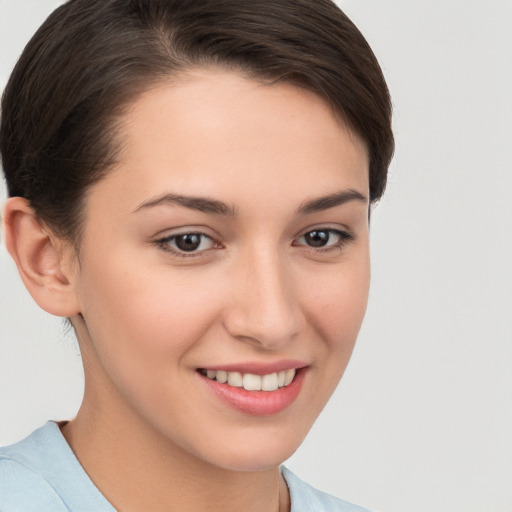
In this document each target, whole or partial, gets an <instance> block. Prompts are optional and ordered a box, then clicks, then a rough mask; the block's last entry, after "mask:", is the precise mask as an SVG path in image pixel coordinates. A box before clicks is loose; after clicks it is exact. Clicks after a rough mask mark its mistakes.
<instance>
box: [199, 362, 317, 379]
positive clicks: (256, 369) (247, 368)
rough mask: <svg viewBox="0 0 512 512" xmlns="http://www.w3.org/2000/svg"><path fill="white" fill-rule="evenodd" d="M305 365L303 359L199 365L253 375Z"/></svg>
mask: <svg viewBox="0 0 512 512" xmlns="http://www.w3.org/2000/svg"><path fill="white" fill-rule="evenodd" d="M306 366H308V363H305V362H304V361H297V360H294V359H282V360H280V361H274V362H269V363H263V362H260V361H252V362H251V361H248V362H245V363H232V364H218V365H208V366H203V367H201V369H202V370H215V371H224V372H239V373H251V374H253V375H269V374H271V373H277V372H282V371H284V370H291V369H292V368H295V369H296V370H298V369H300V368H305V367H306Z"/></svg>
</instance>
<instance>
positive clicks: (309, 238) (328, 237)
mask: <svg viewBox="0 0 512 512" xmlns="http://www.w3.org/2000/svg"><path fill="white" fill-rule="evenodd" d="M353 239H354V237H353V235H351V234H350V233H347V232H346V231H340V230H338V229H313V230H312V231H308V232H307V233H304V234H303V235H302V236H301V237H300V238H299V239H298V241H297V244H296V245H307V246H308V247H311V248H313V249H318V250H322V249H325V250H328V249H331V248H341V247H342V246H343V245H345V244H346V243H348V242H350V241H352V240H353Z"/></svg>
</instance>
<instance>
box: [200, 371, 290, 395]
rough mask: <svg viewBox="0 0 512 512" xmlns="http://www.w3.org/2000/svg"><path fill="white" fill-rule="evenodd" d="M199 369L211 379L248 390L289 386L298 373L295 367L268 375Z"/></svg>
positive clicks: (272, 389) (267, 389) (271, 389)
mask: <svg viewBox="0 0 512 512" xmlns="http://www.w3.org/2000/svg"><path fill="white" fill-rule="evenodd" d="M198 371H199V373H200V374H201V375H204V376H205V377H207V378H208V379H210V380H215V381H217V382H219V383H221V384H226V385H228V386H231V387H234V388H244V389H245V390H246V391H277V390H278V389H280V388H285V387H287V386H289V385H290V384H291V383H292V382H293V379H294V378H295V375H296V373H297V370H296V369H295V368H290V369H288V370H283V371H280V372H274V373H269V374H267V375H255V374H252V373H240V372H226V371H223V370H205V369H204V368H200V369H199V370H198Z"/></svg>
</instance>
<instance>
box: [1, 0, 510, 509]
mask: <svg viewBox="0 0 512 512" xmlns="http://www.w3.org/2000/svg"><path fill="white" fill-rule="evenodd" d="M59 3H60V2H58V1H56V0H32V1H29V0H0V87H1V86H3V84H4V83H5V81H6V79H7V76H8V74H9V72H10V70H11V68H12V66H13V65H14V63H15V60H16V58H17V56H18V55H19V53H20V51H21V49H22V47H23V45H24V44H25V42H26V41H27V39H28V38H29V36H30V35H31V34H32V33H33V31H34V30H35V29H36V27H37V26H38V25H39V24H40V23H41V22H42V20H43V19H44V17H45V16H46V15H47V14H49V12H50V11H51V10H52V9H53V8H54V7H56V6H57V5H58V4H59ZM339 3H340V5H341V6H342V8H343V9H344V10H345V11H346V13H347V14H348V15H349V16H350V17H351V18H352V19H353V21H354V22H355V23H356V24H357V25H358V26H359V28H360V29H361V30H362V32H363V33H364V34H365V36H366V37H367V39H368V41H369V42H370V44H371V45H372V47H373V49H374V51H375V53H376V55H377V57H378V58H379V60H380V62H381V64H382V67H383V69H384V72H385V74H386V77H387V79H388V82H389V86H390V89H391V92H392V96H393V102H394V108H395V118H394V125H395V132H396V138H397V151H396V157H395V160H394V162H393V165H392V167H391V176H390V181H389V186H388V191H387V195H386V197H385V199H384V200H383V201H382V202H381V204H380V205H379V206H378V208H377V210H376V211H375V213H374V216H373V218H372V250H373V255H372V256H373V265H372V266H373V277H372V279H373V281H372V290H371V296H370V303H369V308H368V314H367V318H366V320H365V323H364V325H363V329H362V332H361V335H360V338H359V342H358V345H357V347H356V350H355V353H354V356H353V359H352V361H351V363H350V365H349V368H348V370H347V372H346V374H345V377H344V379H343V380H342V383H341V385H340V387H339V389H338V391H337V392H336V394H335V396H334V397H333V399H332V400H331V402H330V404H329V405H328V407H327V408H326V410H325V411H324V413H323V415H322V416H321V417H320V419H319V420H318V422H317V423H316V425H315V427H314V428H313V430H312V432H311V434H310V436H309V437H308V439H307V440H306V442H305V443H304V445H303V446H302V447H301V448H300V449H299V451H298V452H297V454H296V455H294V456H293V457H292V459H290V461H288V466H289V467H290V468H291V469H292V470H294V471H295V472H297V473H298V474H299V475H300V476H301V477H302V478H304V479H306V480H308V481H309V482H311V483H312V484H313V485H315V486H317V487H320V488H322V489H324V490H326V491H328V492H330V493H332V494H335V495H338V496H342V497H344V498H345V499H348V500H351V501H354V502H356V503H360V504H362V505H365V506H367V507H369V508H372V509H375V510H379V511H380V512H411V511H413V512H433V511H435V512H445V511H446V512H458V511H461V512H462V511H463V512H511V511H512V270H511V262H512V200H511V194H512V93H511V91H512V35H511V34H512V2H511V1H510V0H492V1H491V0H479V1H477V0H460V1H459V0H447V1H441V0H437V1H436V0H421V1H416V0H414V1H413V0H409V1H406V0H402V1H400V0H344V1H340V2H339ZM2 193H3V195H2V197H4V195H5V194H4V192H2ZM0 265H1V266H0V288H1V293H0V444H6V443H10V442H13V441H15V440H18V439H20V438H21V437H24V436H25V435H27V434H28V433H30V432H31V431H32V430H33V429H34V428H36V427H38V426H40V425H41V424H42V423H44V422H45V421H46V420H47V419H49V418H54V419H63V418H69V417H72V416H73V415H74V414H75V412H76V410H77V408H78V406H79V403H80V397H81V392H82V387H83V382H82V371H81V366H80V359H79V356H78V349H77V346H76V343H75V341H74V339H73V337H72V335H70V334H68V335H66V334H65V333H64V328H63V322H62V320H60V319H56V318H52V317H50V316H48V315H47V314H46V313H43V312H40V311H38V309H37V307H36V306H35V305H33V304H32V301H31V299H30V297H29V296H28V294H27V293H26V292H25V290H24V288H23V286H22V285H21V281H20V280H19V278H18V276H17V273H16V270H15V268H14V265H13V264H12V263H11V262H10V261H9V259H8V257H7V254H6V251H5V247H4V246H2V247H1V248H0Z"/></svg>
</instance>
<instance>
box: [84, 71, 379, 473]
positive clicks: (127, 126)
mask: <svg viewBox="0 0 512 512" xmlns="http://www.w3.org/2000/svg"><path fill="white" fill-rule="evenodd" d="M120 140H121V141H122V147H123V149H122V152H121V154H120V157H119V161H118V164H117V166H116V168H115V169H114V170H113V171H112V172H111V173H110V174H109V175H108V176H107V178H105V179H103V180H102V181H100V182H99V183H97V184H96V185H94V186H93V187H92V188H91V189H90V191H89V193H88V195H87V197H86V206H85V213H86V221H85V231H84V238H83V245H82V246H81V252H80V256H79V264H77V265H76V270H75V276H74V278H75V279H76V290H77V291H76V293H77V297H78V300H79V304H80V308H81V313H82V316H83V319H84V320H83V322H82V321H81V319H79V318H78V317H76V318H75V319H74V322H75V324H76V325H77V329H78V334H79V337H80V343H81V347H82V352H83V357H84V365H85V371H86V397H85V400H86V401H87V402H88V404H89V405H90V406H91V410H93V411H95V414H96V415H97V418H96V419H98V420H100V421H104V422H106V423H107V424H109V425H112V426H115V425H116V422H117V423H119V424H120V423H121V422H123V429H126V428H128V430H129V429H130V428H132V427H133V431H134V432H135V430H136V429H139V430H140V429H141V428H142V431H143V432H145V433H146V434H147V435H153V434H154V435H158V436H159V438H160V439H165V442H168V443H170V444H171V445H173V446H175V447H177V448H179V449H180V450H185V452H186V453H188V454H189V455H191V456H192V457H197V458H199V459H201V460H202V461H205V462H208V463H211V464H214V465H216V466H217V467H223V468H229V469H237V470H249V469H262V468H267V467H271V466H275V465H277V464H279V463H281V462H282V461H283V460H285V459H286V458H287V457H289V456H290V455H291V454H292V453H293V452H294V451H295V449H296V448H297V447H298V446H299V444H300V443H301V441H302V440H303V438H304V436H305V435H306V434H307V432H308V431H309V429H310V427H311V425H312V424H313V422H314V420H315V419H316V417H317V416H318V414H319V413H320V411H321V410H322V408H323V407H324V405H325V403H326V402H327V400H328V399H329V397H330V396H331V394H332V392H333V391H334V389H335V387H336V385H337V383H338V381H339V379H340V378H341V376H342V374H343V371H344V370H345V367H346V365H347V362H348V360H349V357H350V354H351V352H352V349H353V346H354V343H355V340H356V336H357V333H358V331H359V327H360V324H361V321H362V319H363V315H364V311H365V308H366V302H367V294H368V284H369V254H368V246H369V244H368V157H367V152H366V148H365V146H364V144H363V143H362V141H361V140H360V139H359V138H358V137H357V136H356V135H354V134H353V133H351V132H350V131H348V129H347V128H346V127H345V126H344V124H342V123H341V122H340V121H339V120H337V119H336V118H335V116H334V115H333V113H332V111H331V109H330V108H329V107H328V106H327V105H326V104H325V103H324V101H323V100H321V99H319V98H318V97H317V96H316V95H314V94H312V93H310V92H307V91H305V90H301V89H299V88H296V87H294V86H291V85H287V84H279V85H272V86H269V85H262V84H259V83H257V82H255V81H251V80H248V79H245V78H242V77H241V76H239V75H237V74H235V73H228V72H222V71H213V70H205V71H201V72H199V71H196V72H194V73H190V74H189V75H187V76H186V77H184V78H182V79H181V80H180V81H179V82H178V83H173V84H171V85H162V86H161V87H159V88H156V89H153V90H151V91H149V92H147V93H145V94H144V95H143V96H142V97H140V98H139V99H138V100H137V102H136V103H135V104H134V105H133V106H132V108H131V109H130V110H129V112H128V113H127V114H126V115H125V118H124V119H123V123H122V127H121V132H120ZM292 377H293V380H292ZM225 379H228V382H224V381H225ZM290 380H291V383H290ZM240 386H245V387H246V388H248V389H244V387H240ZM261 386H263V388H264V389H265V390H266V391H265V390H263V391H261V390H260V391H257V390H253V389H252V388H259V387H261ZM280 386H281V387H280ZM150 433H151V434H150Z"/></svg>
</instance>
